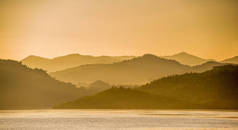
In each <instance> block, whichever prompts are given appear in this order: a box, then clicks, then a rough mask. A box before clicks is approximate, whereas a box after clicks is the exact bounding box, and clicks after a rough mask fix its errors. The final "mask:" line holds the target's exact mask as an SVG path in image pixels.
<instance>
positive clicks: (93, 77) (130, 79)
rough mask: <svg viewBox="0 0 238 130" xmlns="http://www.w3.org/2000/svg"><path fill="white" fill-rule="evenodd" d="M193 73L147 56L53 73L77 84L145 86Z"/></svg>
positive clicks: (185, 67)
mask: <svg viewBox="0 0 238 130" xmlns="http://www.w3.org/2000/svg"><path fill="white" fill-rule="evenodd" d="M188 71H191V67H189V66H186V65H182V64H180V63H178V62H177V61H174V60H168V59H163V58H160V57H157V56H154V55H151V54H146V55H143V56H141V57H137V58H134V59H131V60H127V61H122V62H118V63H113V64H92V65H82V66H79V67H75V68H70V69H66V70H63V71H58V72H55V73H51V75H52V76H53V77H55V78H56V79H58V80H62V81H66V82H72V83H75V84H77V83H78V82H79V81H80V82H84V83H91V82H94V81H97V80H102V81H105V82H107V83H109V84H112V85H114V84H127V85H128V84H130V85H131V84H132V85H134V84H144V83H146V82H148V81H152V80H154V79H157V78H161V77H164V76H168V75H174V74H182V73H185V72H188Z"/></svg>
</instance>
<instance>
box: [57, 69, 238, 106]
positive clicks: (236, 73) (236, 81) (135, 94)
mask: <svg viewBox="0 0 238 130" xmlns="http://www.w3.org/2000/svg"><path fill="white" fill-rule="evenodd" d="M237 99H238V66H232V65H226V66H221V67H214V69H212V70H210V71H206V72H203V73H200V74H199V73H189V74H183V75H177V76H171V77H167V78H162V79H159V80H156V81H153V82H151V83H149V84H147V85H144V86H142V87H139V88H136V89H123V88H112V89H109V90H106V91H104V92H101V93H98V94H96V95H94V96H89V97H82V98H79V99H78V100H76V101H72V102H69V103H65V104H62V105H58V106H56V107H55V108H90V109H94V108H108V109H111V108H118V109H119V108H120V109H152V108H153V109H155V108H158V109H160V108H163V109H177V108H181V109H184V108H195V109H202V108H204V109H205V108H211V109H238V102H237Z"/></svg>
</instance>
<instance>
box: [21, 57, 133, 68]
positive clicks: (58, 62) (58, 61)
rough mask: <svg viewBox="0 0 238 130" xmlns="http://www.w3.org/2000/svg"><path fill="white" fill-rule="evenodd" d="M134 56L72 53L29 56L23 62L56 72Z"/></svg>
mask: <svg viewBox="0 0 238 130" xmlns="http://www.w3.org/2000/svg"><path fill="white" fill-rule="evenodd" d="M131 58H133V57H132V56H114V57H113V56H89V55H80V54H70V55H66V56H60V57H56V58H53V59H48V58H42V57H38V56H29V57H27V58H25V59H23V60H22V63H23V64H25V65H27V66H29V67H31V68H39V69H43V70H46V71H48V72H55V71H59V70H64V69H67V68H72V67H76V66H80V65H85V64H110V63H114V62H119V61H123V60H128V59H131Z"/></svg>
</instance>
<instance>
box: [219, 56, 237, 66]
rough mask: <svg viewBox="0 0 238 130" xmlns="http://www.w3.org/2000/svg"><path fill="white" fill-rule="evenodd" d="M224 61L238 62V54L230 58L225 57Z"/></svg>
mask: <svg viewBox="0 0 238 130" xmlns="http://www.w3.org/2000/svg"><path fill="white" fill-rule="evenodd" d="M222 62H223V63H231V64H238V56H235V57H232V58H229V59H225V60H223V61H222Z"/></svg>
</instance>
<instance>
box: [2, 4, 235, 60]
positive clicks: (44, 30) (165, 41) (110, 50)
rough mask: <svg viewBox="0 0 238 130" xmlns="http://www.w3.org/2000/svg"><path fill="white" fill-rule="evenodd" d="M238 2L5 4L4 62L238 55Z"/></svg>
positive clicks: (3, 15) (215, 57) (3, 10)
mask: <svg viewBox="0 0 238 130" xmlns="http://www.w3.org/2000/svg"><path fill="white" fill-rule="evenodd" d="M237 12H238V0H0V58H10V59H22V58H24V57H26V56H28V55H38V56H43V57H55V56H60V55H66V54H70V53H80V54H88V55H143V54H144V53H153V54H156V55H170V54H174V53H178V52H181V51H186V52H188V53H191V54H194V55H197V56H200V57H203V58H207V59H218V60H221V59H224V58H229V57H232V56H235V55H238V13H237Z"/></svg>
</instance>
